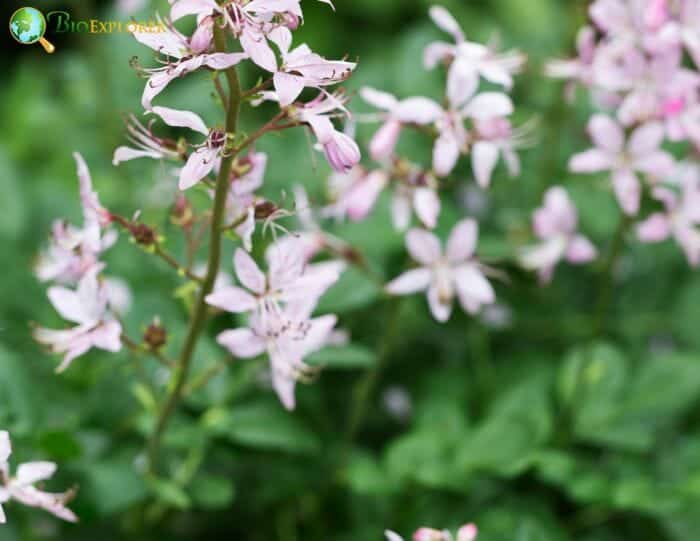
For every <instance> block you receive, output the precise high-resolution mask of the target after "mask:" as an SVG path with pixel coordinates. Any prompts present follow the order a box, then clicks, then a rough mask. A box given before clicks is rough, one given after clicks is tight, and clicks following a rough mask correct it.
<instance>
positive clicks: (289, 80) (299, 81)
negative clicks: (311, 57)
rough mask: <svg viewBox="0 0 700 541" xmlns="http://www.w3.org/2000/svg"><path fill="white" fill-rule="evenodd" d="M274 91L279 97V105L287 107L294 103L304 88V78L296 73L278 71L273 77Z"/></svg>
mask: <svg viewBox="0 0 700 541" xmlns="http://www.w3.org/2000/svg"><path fill="white" fill-rule="evenodd" d="M273 81H274V85H275V91H276V92H277V96H278V97H279V102H280V106H282V107H287V106H288V105H291V104H292V103H294V100H296V99H297V98H298V97H299V94H301V92H302V90H304V79H303V77H300V76H298V75H292V74H290V73H284V72H282V71H278V72H277V73H275V75H274V77H273Z"/></svg>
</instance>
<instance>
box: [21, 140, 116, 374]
mask: <svg viewBox="0 0 700 541" xmlns="http://www.w3.org/2000/svg"><path fill="white" fill-rule="evenodd" d="M74 158H75V161H76V164H77V168H78V178H79V180H80V199H81V203H82V208H83V227H82V228H78V227H75V226H73V225H71V224H68V223H66V222H64V221H57V222H55V223H54V225H53V230H52V235H51V239H50V244H49V247H48V249H47V250H46V251H45V252H44V254H42V256H41V257H40V259H39V262H38V264H37V267H36V274H37V276H38V277H39V279H40V280H42V281H45V282H49V281H50V282H54V284H55V285H53V286H51V287H50V288H49V290H48V297H49V300H50V301H51V304H52V305H53V307H54V308H55V309H56V311H57V312H58V313H59V314H60V315H61V316H62V317H63V318H64V319H66V320H67V321H70V322H71V323H75V324H76V326H74V327H72V328H70V329H60V330H53V329H46V328H43V327H36V328H35V329H34V338H35V339H36V340H37V341H38V342H40V343H41V344H43V345H45V346H47V347H48V348H49V350H50V351H52V352H53V353H60V354H63V355H64V356H63V362H62V363H61V364H60V365H59V366H58V368H57V371H58V372H62V371H64V370H66V369H67V368H68V367H69V366H70V364H71V362H72V361H73V359H75V358H76V357H79V356H81V355H83V354H84V353H86V352H87V351H89V350H90V349H92V348H98V349H103V350H106V351H111V352H116V351H119V350H120V349H121V324H120V323H119V321H118V318H117V314H118V313H119V312H123V311H125V310H127V309H128V306H129V302H130V293H129V290H128V287H126V286H125V285H124V284H123V282H121V281H120V280H117V279H114V278H103V277H102V276H101V273H102V271H103V269H104V268H105V264H104V263H102V262H101V261H100V256H101V254H102V252H104V251H105V250H106V249H107V248H109V247H110V246H112V245H113V244H114V242H115V241H116V231H114V230H113V229H110V225H111V223H112V216H111V214H110V213H109V212H108V211H107V210H106V209H105V208H104V207H102V205H101V204H100V201H99V199H98V197H97V194H96V193H95V192H94V191H93V187H92V178H91V176H90V171H89V170H88V167H87V165H86V163H85V160H84V159H83V157H82V156H81V155H80V154H78V153H76V154H75V155H74Z"/></svg>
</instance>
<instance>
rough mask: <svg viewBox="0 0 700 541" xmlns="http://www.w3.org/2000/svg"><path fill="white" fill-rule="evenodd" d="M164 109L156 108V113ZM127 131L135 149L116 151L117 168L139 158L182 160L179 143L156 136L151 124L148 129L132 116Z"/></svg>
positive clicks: (114, 161) (127, 148)
mask: <svg viewBox="0 0 700 541" xmlns="http://www.w3.org/2000/svg"><path fill="white" fill-rule="evenodd" d="M164 109H166V108H164V107H162V108H160V107H154V111H155V110H158V111H161V112H163V110H164ZM166 110H167V109H166ZM126 129H127V131H128V135H127V137H128V139H129V141H130V142H131V143H132V145H133V146H134V147H135V148H133V147H127V146H120V147H118V148H117V149H116V150H115V151H114V157H113V158H112V165H115V166H116V165H119V164H120V163H122V162H127V161H130V160H135V159H137V158H153V159H154V160H163V159H171V160H177V159H179V158H180V152H179V149H178V144H177V141H174V140H172V139H167V138H164V137H158V136H157V135H155V134H154V133H153V131H152V130H151V122H149V125H148V128H146V127H145V126H144V125H143V124H141V122H140V121H139V120H138V118H136V116H134V115H133V114H132V115H129V117H128V120H127V122H126ZM205 133H206V132H205Z"/></svg>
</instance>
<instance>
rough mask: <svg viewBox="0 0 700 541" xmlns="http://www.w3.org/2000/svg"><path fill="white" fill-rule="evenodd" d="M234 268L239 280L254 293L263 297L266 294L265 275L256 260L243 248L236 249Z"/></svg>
mask: <svg viewBox="0 0 700 541" xmlns="http://www.w3.org/2000/svg"><path fill="white" fill-rule="evenodd" d="M233 266H234V268H235V269H236V276H238V280H239V281H240V282H241V284H243V285H244V286H245V287H247V288H248V289H250V290H251V291H252V292H253V293H257V294H258V295H262V294H263V293H264V292H265V275H264V274H263V272H262V271H261V270H260V267H258V264H257V263H256V262H255V260H254V259H253V258H252V257H250V255H248V253H247V252H246V251H245V250H242V249H241V248H237V249H236V253H235V254H234V256H233Z"/></svg>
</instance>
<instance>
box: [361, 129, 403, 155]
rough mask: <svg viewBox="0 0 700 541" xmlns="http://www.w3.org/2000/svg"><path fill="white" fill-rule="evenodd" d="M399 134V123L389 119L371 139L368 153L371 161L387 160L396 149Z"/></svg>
mask: <svg viewBox="0 0 700 541" xmlns="http://www.w3.org/2000/svg"><path fill="white" fill-rule="evenodd" d="M400 133H401V122H399V121H398V120H396V119H389V120H388V121H387V122H386V123H385V124H384V125H383V126H382V127H381V128H379V129H378V130H377V133H375V134H374V137H372V141H370V144H369V151H370V154H371V155H372V159H373V160H377V161H380V160H382V159H384V158H389V157H390V156H391V155H392V153H393V152H394V148H396V143H397V142H398V140H399V135H400Z"/></svg>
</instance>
